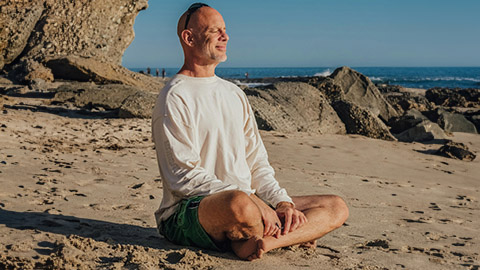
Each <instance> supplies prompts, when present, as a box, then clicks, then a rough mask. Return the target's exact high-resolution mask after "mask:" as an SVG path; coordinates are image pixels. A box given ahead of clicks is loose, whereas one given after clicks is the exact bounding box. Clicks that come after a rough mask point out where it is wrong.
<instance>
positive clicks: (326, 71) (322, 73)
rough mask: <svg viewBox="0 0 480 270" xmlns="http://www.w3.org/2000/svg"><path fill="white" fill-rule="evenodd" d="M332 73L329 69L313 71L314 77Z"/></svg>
mask: <svg viewBox="0 0 480 270" xmlns="http://www.w3.org/2000/svg"><path fill="white" fill-rule="evenodd" d="M330 75H332V71H331V70H330V69H327V70H324V71H322V72H318V73H315V74H314V75H313V76H315V77H327V76H330Z"/></svg>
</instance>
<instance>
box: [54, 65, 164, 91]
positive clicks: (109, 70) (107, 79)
mask: <svg viewBox="0 0 480 270" xmlns="http://www.w3.org/2000/svg"><path fill="white" fill-rule="evenodd" d="M46 65H47V66H48V67H49V68H50V69H51V70H52V73H53V75H54V76H55V79H64V80H74V81H80V82H89V81H90V82H95V83H99V84H112V83H114V84H115V83H118V84H125V85H130V86H136V87H139V88H141V89H143V90H147V91H152V92H157V93H158V92H159V91H160V90H161V89H162V88H163V86H164V82H162V81H160V79H158V78H155V77H152V76H146V75H142V74H139V73H136V72H133V71H130V70H128V69H126V68H124V67H121V66H118V65H116V64H109V63H103V62H99V61H97V60H95V59H93V58H83V57H77V56H66V57H55V58H51V59H47V60H46Z"/></svg>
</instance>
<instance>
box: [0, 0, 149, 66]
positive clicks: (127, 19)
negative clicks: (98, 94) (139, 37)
mask: <svg viewBox="0 0 480 270" xmlns="http://www.w3.org/2000/svg"><path fill="white" fill-rule="evenodd" d="M145 8H147V0H111V1H69V0H38V1H16V0H6V1H5V3H4V4H3V3H2V7H1V16H2V21H4V22H6V26H5V27H4V28H3V29H2V31H1V33H0V67H2V66H3V65H5V64H9V63H12V62H14V61H15V60H16V59H18V58H21V59H22V60H25V59H34V60H36V61H38V62H40V63H42V62H43V60H44V59H45V58H49V57H55V56H66V55H76V56H82V57H87V58H95V59H96V60H97V61H100V62H106V63H112V64H117V65H121V61H122V55H123V53H124V51H125V49H126V48H127V47H128V46H129V45H130V43H131V42H132V40H133V38H134V32H133V24H134V20H135V17H136V16H137V14H138V12H139V11H140V10H143V9H145ZM19 60H20V59H19Z"/></svg>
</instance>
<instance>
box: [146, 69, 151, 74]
mask: <svg viewBox="0 0 480 270" xmlns="http://www.w3.org/2000/svg"><path fill="white" fill-rule="evenodd" d="M150 72H151V69H150V68H149V67H147V74H148V75H150Z"/></svg>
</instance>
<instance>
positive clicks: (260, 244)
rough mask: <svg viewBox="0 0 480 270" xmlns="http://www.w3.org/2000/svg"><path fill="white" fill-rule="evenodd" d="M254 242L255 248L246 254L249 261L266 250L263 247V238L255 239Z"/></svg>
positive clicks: (259, 256)
mask: <svg viewBox="0 0 480 270" xmlns="http://www.w3.org/2000/svg"><path fill="white" fill-rule="evenodd" d="M256 244H257V250H256V251H255V252H254V253H252V254H251V255H250V256H248V258H247V260H249V261H253V260H256V259H260V258H262V256H263V254H264V253H265V252H267V250H266V249H265V241H264V240H263V239H257V240H256Z"/></svg>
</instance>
